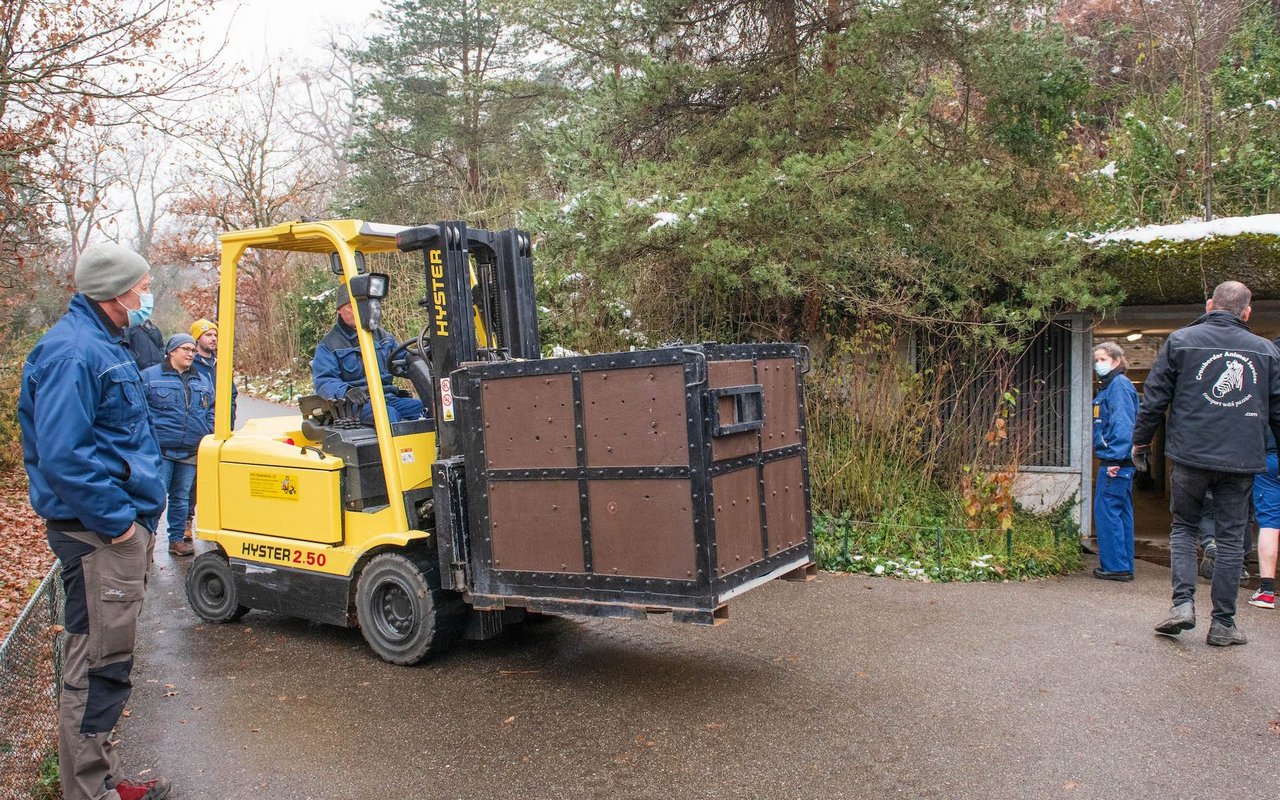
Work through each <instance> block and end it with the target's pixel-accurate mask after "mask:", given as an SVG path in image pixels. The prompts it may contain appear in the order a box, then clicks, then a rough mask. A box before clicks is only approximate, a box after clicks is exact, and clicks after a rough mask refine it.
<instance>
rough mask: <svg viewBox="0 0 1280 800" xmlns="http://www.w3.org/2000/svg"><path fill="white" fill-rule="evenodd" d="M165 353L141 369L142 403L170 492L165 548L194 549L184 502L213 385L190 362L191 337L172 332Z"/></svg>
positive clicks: (209, 426) (206, 429) (208, 418)
mask: <svg viewBox="0 0 1280 800" xmlns="http://www.w3.org/2000/svg"><path fill="white" fill-rule="evenodd" d="M164 349H165V354H166V359H165V360H164V361H162V362H160V363H159V364H156V365H155V366H154V367H149V368H148V369H145V370H143V371H142V383H143V385H144V386H145V387H146V393H147V405H148V406H149V407H150V409H151V421H152V422H153V423H154V424H155V428H156V440H157V441H158V442H159V444H160V455H161V456H162V457H163V458H162V460H161V462H160V479H161V480H163V481H164V484H165V492H166V493H167V494H168V497H169V511H168V514H167V518H168V521H169V553H170V554H171V555H175V556H190V555H194V554H195V547H194V546H193V545H192V544H191V542H188V541H186V540H185V537H184V536H183V533H184V528H186V525H187V505H188V504H189V503H190V502H191V486H192V483H193V482H194V481H193V479H194V476H195V472H196V451H198V450H199V449H200V440H201V439H203V438H204V437H205V436H208V435H209V434H211V433H213V387H212V386H210V385H209V382H208V381H206V380H205V379H204V376H203V375H201V374H200V372H199V371H198V370H197V369H195V367H193V366H192V364H193V362H194V361H195V358H196V340H195V339H192V338H191V337H190V336H189V335H187V334H185V333H175V334H174V335H172V336H170V337H169V340H168V341H167V342H165V346H164Z"/></svg>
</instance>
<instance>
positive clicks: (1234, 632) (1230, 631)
mask: <svg viewBox="0 0 1280 800" xmlns="http://www.w3.org/2000/svg"><path fill="white" fill-rule="evenodd" d="M1248 643H1249V637H1248V636H1245V635H1244V631H1242V630H1240V628H1239V627H1237V626H1235V625H1227V624H1225V623H1222V622H1219V621H1217V620H1216V619H1215V620H1214V621H1213V624H1212V625H1210V626H1209V644H1211V645H1213V646H1214V647H1227V646H1229V645H1233V644H1248Z"/></svg>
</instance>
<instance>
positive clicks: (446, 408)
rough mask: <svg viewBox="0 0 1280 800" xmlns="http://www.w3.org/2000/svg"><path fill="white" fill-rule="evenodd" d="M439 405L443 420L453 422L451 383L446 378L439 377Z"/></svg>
mask: <svg viewBox="0 0 1280 800" xmlns="http://www.w3.org/2000/svg"><path fill="white" fill-rule="evenodd" d="M440 407H441V409H443V416H444V421H445V422H453V384H452V382H450V380H449V379H448V378H441V379H440Z"/></svg>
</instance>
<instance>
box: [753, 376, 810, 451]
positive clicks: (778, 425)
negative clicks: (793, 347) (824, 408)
mask: <svg viewBox="0 0 1280 800" xmlns="http://www.w3.org/2000/svg"><path fill="white" fill-rule="evenodd" d="M757 366H758V368H759V374H760V385H761V386H763V387H764V439H763V441H762V443H761V448H762V449H763V450H766V451H768V450H777V449H778V448H780V447H789V446H791V445H793V444H800V407H799V402H798V401H797V399H796V394H797V393H796V362H795V359H792V358H774V359H769V360H768V361H761V362H760V363H759V364H758V365H757Z"/></svg>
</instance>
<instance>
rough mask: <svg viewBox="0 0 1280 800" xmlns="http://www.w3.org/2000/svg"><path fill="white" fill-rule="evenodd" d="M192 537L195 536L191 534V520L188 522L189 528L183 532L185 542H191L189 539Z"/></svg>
mask: <svg viewBox="0 0 1280 800" xmlns="http://www.w3.org/2000/svg"><path fill="white" fill-rule="evenodd" d="M192 538H193V537H192V535H191V523H190V522H188V523H187V529H186V530H185V531H183V532H182V541H184V542H189V541H191V539H192Z"/></svg>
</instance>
